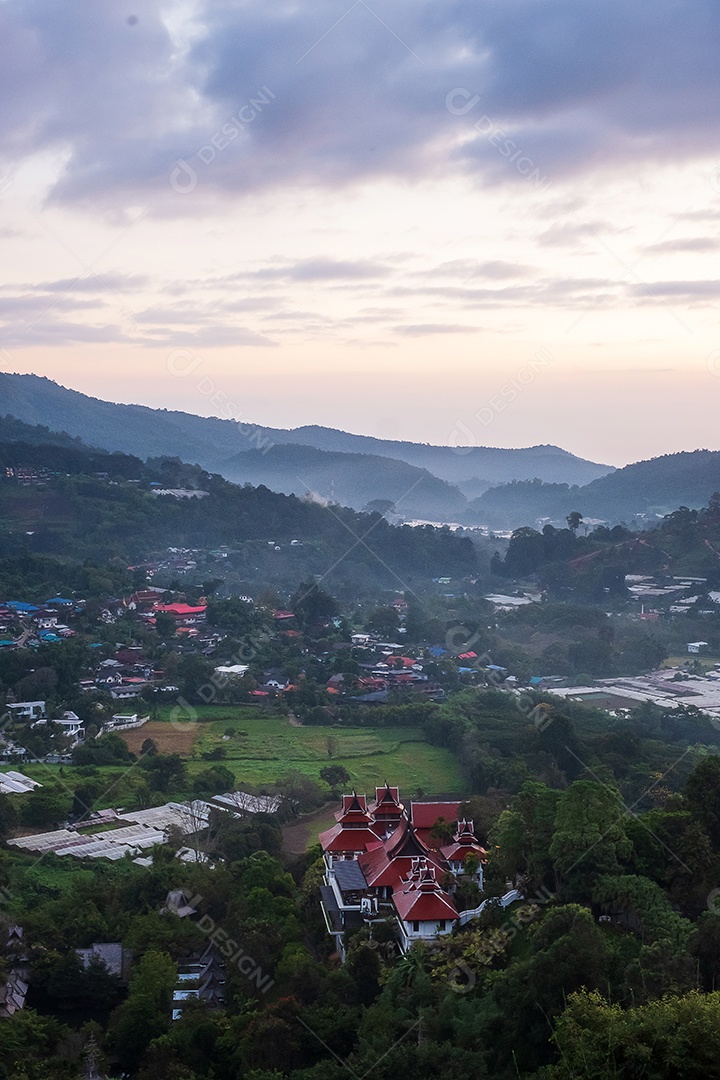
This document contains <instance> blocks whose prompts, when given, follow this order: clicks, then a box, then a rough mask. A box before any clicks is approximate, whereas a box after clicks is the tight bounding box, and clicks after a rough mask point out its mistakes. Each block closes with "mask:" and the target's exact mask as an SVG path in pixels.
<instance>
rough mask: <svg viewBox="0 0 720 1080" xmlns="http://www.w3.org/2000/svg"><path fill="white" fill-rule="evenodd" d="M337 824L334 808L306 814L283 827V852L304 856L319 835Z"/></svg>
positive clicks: (322, 808) (327, 807) (323, 807)
mask: <svg viewBox="0 0 720 1080" xmlns="http://www.w3.org/2000/svg"><path fill="white" fill-rule="evenodd" d="M334 824H335V817H334V815H333V808H332V807H331V806H322V807H320V809H319V810H315V811H313V813H312V814H305V815H304V816H303V817H301V818H298V820H297V821H293V822H291V823H290V824H289V825H283V831H282V834H283V851H285V852H286V853H287V854H288V855H304V854H305V852H306V851H307V849H308V848H309V847H310V846H311V845H312V844H314V843H316V841H317V834H318V833H319V832H322V831H323V829H329V828H330V826H331V825H334Z"/></svg>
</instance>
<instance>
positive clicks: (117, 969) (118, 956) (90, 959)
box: [75, 941, 131, 983]
mask: <svg viewBox="0 0 720 1080" xmlns="http://www.w3.org/2000/svg"><path fill="white" fill-rule="evenodd" d="M75 953H76V955H77V957H78V959H79V960H80V961H81V962H82V965H83V967H84V968H89V967H90V965H91V964H102V965H103V966H104V967H105V969H106V971H107V972H108V974H110V975H115V977H116V978H118V979H120V981H121V982H123V983H125V982H127V980H128V976H129V972H130V961H131V954H130V952H129V950H128V949H124V948H123V946H122V943H121V942H119V941H110V942H95V944H94V945H91V946H90V948H88V949H76V950H75Z"/></svg>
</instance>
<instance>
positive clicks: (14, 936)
mask: <svg viewBox="0 0 720 1080" xmlns="http://www.w3.org/2000/svg"><path fill="white" fill-rule="evenodd" d="M24 936H25V931H24V930H23V927H22V926H17V925H14V924H13V925H10V926H8V927H7V929H6V931H5V935H4V937H5V941H4V956H5V959H6V961H7V964H8V969H7V975H6V977H5V981H4V983H2V984H0V1019H4V1020H7V1019H9V1018H10V1017H11V1016H14V1015H15V1013H16V1012H19V1011H20V1009H23V1008H24V1007H25V998H26V996H27V992H28V987H29V983H30V966H29V956H28V955H27V951H26V949H25V942H24Z"/></svg>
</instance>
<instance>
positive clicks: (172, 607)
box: [155, 603, 207, 615]
mask: <svg viewBox="0 0 720 1080" xmlns="http://www.w3.org/2000/svg"><path fill="white" fill-rule="evenodd" d="M155 610H156V611H167V612H168V613H169V614H170V615H202V614H204V612H205V611H206V610H207V604H201V605H200V606H199V607H191V606H190V604H180V603H176V604H158V605H157V607H156V608H155Z"/></svg>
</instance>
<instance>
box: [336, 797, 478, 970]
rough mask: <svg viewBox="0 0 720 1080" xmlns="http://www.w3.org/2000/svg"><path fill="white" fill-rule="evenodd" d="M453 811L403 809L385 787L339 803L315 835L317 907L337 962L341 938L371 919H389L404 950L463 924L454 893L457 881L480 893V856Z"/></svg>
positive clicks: (417, 805) (443, 805) (467, 825)
mask: <svg viewBox="0 0 720 1080" xmlns="http://www.w3.org/2000/svg"><path fill="white" fill-rule="evenodd" d="M459 807H460V803H459V802H413V803H411V804H410V806H409V807H407V806H406V805H405V804H404V803H403V802H402V801H401V799H400V792H399V790H398V788H397V787H392V786H390V785H389V784H388V783H387V782H386V783H385V784H384V785H383V786H382V787H378V788H376V789H375V798H374V799H373V800H372V801H371V802H368V799H367V796H365V795H358V794H357V792H353V793H352V795H344V796H343V798H342V805H341V807H340V810H338V812H337V813H336V815H335V817H336V824H335V825H333V826H332V828H330V829H326V830H325V831H324V832H322V833H320V836H319V840H320V845H321V847H322V849H323V860H324V863H325V879H324V885H323V886H322V887H321V889H320V894H321V906H322V911H323V916H324V918H325V925H326V927H327V930H328V933H329V934H332V936H333V937H334V938H335V941H336V946H337V951H338V953H339V954H340V956H341V957H343V959H344V955H345V946H344V934H345V931H346V930H352V929H356V928H358V927H359V926H361V925H362V923H363V922H364V921H366V920H368V919H371V918H372V917H373V916H379V917H382V915H383V914H385V915H386V916H388V915H389V916H394V917H395V919H396V921H397V924H398V930H399V936H400V947H401V949H402V950H403V951H406V950H407V949H408V948H409V947H410V946H411V945H412V944H413V942H415V941H418V940H424V941H432V940H435V939H436V938H438V937H440V936H442V935H444V934H448V933H450V931H451V930H452V928H453V926H454V924H455V923H456V922H457V921H458V920H461V919H462V917H463V916H462V913H461V912H459V911H458V909H457V907H456V906H455V902H454V899H453V893H454V892H455V890H456V888H457V883H458V881H459V880H460V879H462V880H465V881H467V880H472V881H474V882H475V883H476V884H477V886H478V889H479V890H480V891H482V889H483V881H484V876H483V866H484V863H485V862H486V861H487V852H486V851H485V849H484V848H483V847H482V846H481V845H480V844H479V842H478V840H477V837H476V835H475V832H474V827H473V823H472V822H471V821H467V820H459V821H458V816H459ZM455 822H456V823H457V824H455V825H453V823H455ZM468 917H469V916H468V915H467V914H466V919H467V918H468Z"/></svg>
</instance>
